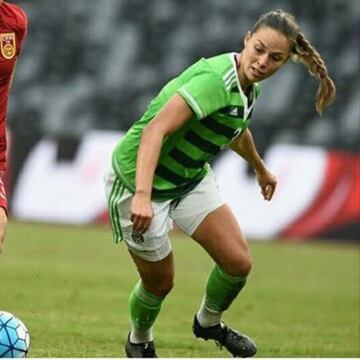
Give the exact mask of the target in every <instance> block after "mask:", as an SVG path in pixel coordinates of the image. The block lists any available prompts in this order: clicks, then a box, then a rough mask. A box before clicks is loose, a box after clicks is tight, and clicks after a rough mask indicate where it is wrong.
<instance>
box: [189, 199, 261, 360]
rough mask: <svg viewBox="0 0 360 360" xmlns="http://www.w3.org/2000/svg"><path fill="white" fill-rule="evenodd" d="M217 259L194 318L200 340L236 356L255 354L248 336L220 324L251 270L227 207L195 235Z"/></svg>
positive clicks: (211, 216)
mask: <svg viewBox="0 0 360 360" xmlns="http://www.w3.org/2000/svg"><path fill="white" fill-rule="evenodd" d="M192 238H193V239H195V240H196V241H197V242H198V243H199V244H200V245H201V246H202V247H203V248H204V249H205V250H206V251H207V252H208V253H209V255H210V256H211V257H212V258H213V259H214V260H215V262H216V265H215V267H214V268H213V270H212V271H211V272H210V274H209V276H208V279H207V282H206V288H205V295H204V297H203V300H202V303H201V306H200V310H199V311H198V313H197V314H196V316H195V318H194V324H193V331H194V334H195V335H196V336H197V337H200V338H203V339H206V340H207V339H213V340H215V341H217V342H218V343H219V344H220V345H223V346H224V347H225V348H226V349H228V351H229V352H231V353H232V355H233V356H235V357H238V356H240V357H250V356H253V355H255V353H256V346H255V343H254V342H253V341H252V340H251V339H250V338H249V337H247V336H246V335H244V334H240V333H239V332H237V331H234V330H232V329H231V328H229V327H227V326H226V325H225V324H224V323H222V322H220V319H221V316H222V314H223V312H224V311H225V310H227V309H228V308H229V307H230V305H231V304H232V302H233V301H234V300H235V299H236V297H237V296H238V294H239V293H240V291H241V289H242V288H243V287H244V285H245V283H246V278H247V275H248V274H249V272H250V269H251V255H250V251H249V248H248V245H247V242H246V240H245V238H244V237H243V235H242V233H241V230H240V227H239V226H238V224H237V221H236V219H235V217H234V215H233V214H232V212H231V210H230V208H229V207H228V206H227V205H223V206H221V207H219V208H218V209H216V210H214V211H212V212H211V213H210V214H208V215H207V216H206V217H205V219H204V220H203V221H202V222H201V224H200V225H199V226H198V227H197V229H196V230H195V232H194V233H193V234H192Z"/></svg>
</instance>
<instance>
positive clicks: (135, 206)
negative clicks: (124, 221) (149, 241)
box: [130, 193, 154, 234]
mask: <svg viewBox="0 0 360 360" xmlns="http://www.w3.org/2000/svg"><path fill="white" fill-rule="evenodd" d="M153 216H154V212H153V209H152V207H151V199H150V197H149V196H147V195H144V194H141V193H135V195H134V197H133V199H132V202H131V217H130V219H131V221H132V223H133V229H134V230H135V231H138V232H139V233H141V234H143V233H144V232H146V231H147V230H148V229H149V227H150V225H151V221H152V218H153Z"/></svg>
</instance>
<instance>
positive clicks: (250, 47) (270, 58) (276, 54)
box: [240, 27, 290, 83]
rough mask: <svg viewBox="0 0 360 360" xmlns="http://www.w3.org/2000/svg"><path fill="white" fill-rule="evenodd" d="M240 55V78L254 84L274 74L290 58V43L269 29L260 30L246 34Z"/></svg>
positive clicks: (284, 37) (281, 35)
mask: <svg viewBox="0 0 360 360" xmlns="http://www.w3.org/2000/svg"><path fill="white" fill-rule="evenodd" d="M244 45H245V47H244V50H243V51H242V53H241V66H240V77H241V76H242V77H243V79H244V80H245V82H247V83H254V82H256V81H261V80H264V79H266V78H268V77H269V76H271V75H272V74H274V73H275V72H276V71H277V70H278V69H279V68H281V66H282V65H284V64H285V62H286V61H287V60H288V59H289V56H290V43H289V40H288V38H287V37H286V36H285V35H283V34H282V33H280V32H278V31H276V30H274V29H272V28H269V27H264V28H260V29H259V30H258V31H257V32H256V33H253V34H250V33H247V35H246V37H245V41H244Z"/></svg>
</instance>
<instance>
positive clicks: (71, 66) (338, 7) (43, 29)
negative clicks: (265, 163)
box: [9, 0, 360, 151]
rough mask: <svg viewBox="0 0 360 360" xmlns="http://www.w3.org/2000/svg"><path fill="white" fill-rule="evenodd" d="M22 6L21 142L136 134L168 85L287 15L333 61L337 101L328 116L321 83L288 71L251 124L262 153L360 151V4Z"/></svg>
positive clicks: (209, 1)
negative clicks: (322, 108) (319, 96)
mask: <svg viewBox="0 0 360 360" xmlns="http://www.w3.org/2000/svg"><path fill="white" fill-rule="evenodd" d="M13 2H15V3H19V4H21V5H22V6H23V7H24V9H25V10H26V11H27V13H28V16H29V22H30V30H29V35H28V39H27V42H26V45H25V47H24V50H23V51H24V56H23V57H22V59H21V61H20V64H19V66H18V72H17V76H16V81H15V84H14V91H13V94H12V101H11V107H10V114H9V126H10V128H11V129H13V130H14V131H22V132H23V131H27V132H42V133H47V134H53V135H71V136H77V135H80V134H83V133H84V132H85V131H87V130H89V129H109V130H111V129H113V130H126V129H127V128H128V127H129V126H130V125H131V124H132V122H133V121H135V120H136V119H138V118H139V116H140V115H141V114H142V113H143V111H144V110H145V108H146V105H147V103H148V101H149V100H150V99H151V98H152V97H153V96H154V95H155V94H156V93H157V91H158V90H159V89H160V88H161V86H162V85H163V84H165V83H166V82H167V81H168V80H169V78H171V77H173V76H175V75H176V74H177V73H178V72H180V71H181V70H182V69H183V68H185V67H186V66H188V65H189V64H191V63H192V62H193V61H194V60H196V59H198V58H199V57H202V56H204V57H206V56H212V55H214V54H217V53H221V52H227V51H237V50H240V49H241V46H242V39H243V37H244V35H245V33H246V31H247V30H248V29H249V27H250V26H251V25H252V23H253V22H254V21H255V20H256V19H257V18H258V16H259V15H260V14H262V13H263V12H266V11H268V10H271V9H276V8H283V9H284V10H287V11H290V12H292V13H293V14H294V15H295V16H296V17H297V19H298V21H299V23H300V25H301V27H302V30H303V32H304V33H305V34H306V36H307V37H308V38H309V40H310V41H311V42H312V43H313V44H314V45H315V46H316V47H317V49H318V50H319V52H320V53H321V54H322V56H323V57H324V59H325V60H326V63H327V64H328V68H329V69H330V72H331V74H332V76H333V78H334V80H335V82H336V85H337V88H338V97H337V100H336V102H335V103H334V105H333V106H332V107H330V108H329V109H328V110H327V111H326V112H325V113H324V114H323V115H322V117H319V116H318V115H317V114H316V112H315V109H314V106H313V101H314V95H315V91H316V86H317V82H316V81H315V80H313V79H311V78H310V77H309V76H308V74H306V70H305V68H303V67H301V66H297V65H295V64H290V63H289V64H288V65H287V66H286V69H285V70H284V71H282V72H280V73H279V74H278V75H276V76H275V77H274V78H272V79H271V80H269V82H266V81H265V82H264V84H263V86H262V87H263V91H262V96H261V97H260V99H259V103H260V104H262V106H261V105H260V106H257V108H256V109H255V112H254V115H253V120H252V125H251V127H252V129H253V131H254V133H255V136H256V139H257V143H258V144H259V148H260V150H261V151H264V150H265V149H266V148H267V147H268V146H269V145H270V144H271V143H274V142H280V143H296V144H308V145H309V144H310V145H321V146H323V147H326V148H335V149H344V150H352V151H354V150H355V151H359V150H360V144H359V139H360V122H359V118H360V116H359V100H358V99H359V98H360V89H359V34H360V29H359V26H360V25H359V24H360V22H359V14H360V1H343V0H329V1H326V2H325V1H323V0H313V1H311V6H308V7H304V2H298V1H296V0H286V1H285V0H284V1H281V0H268V1H266V2H265V1H263V0H253V1H246V2H244V1H238V0H227V1H218V0H203V1H191V0H182V1H176V0H152V1H146V0H120V1H119V0H76V1H70V0H64V1H57V0H46V1H44V0H32V1H31V2H30V1H25V0H18V1H13ZM309 83H310V84H309Z"/></svg>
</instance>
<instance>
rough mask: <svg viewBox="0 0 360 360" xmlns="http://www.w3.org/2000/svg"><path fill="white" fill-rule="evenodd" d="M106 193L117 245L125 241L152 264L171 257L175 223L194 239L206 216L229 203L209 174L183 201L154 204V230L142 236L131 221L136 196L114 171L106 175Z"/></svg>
mask: <svg viewBox="0 0 360 360" xmlns="http://www.w3.org/2000/svg"><path fill="white" fill-rule="evenodd" d="M105 193H106V198H107V203H108V208H109V214H110V220H111V224H112V229H113V236H114V242H115V243H118V242H120V241H121V240H124V242H125V243H126V245H127V246H128V248H129V250H130V251H131V252H132V253H134V254H135V255H137V256H139V257H141V258H142V259H144V260H148V261H159V260H162V259H164V258H165V257H166V256H167V255H169V254H170V252H171V243H170V239H169V236H168V232H169V231H170V230H171V229H172V228H173V222H175V223H176V225H177V226H178V227H179V228H180V229H182V230H183V231H184V232H185V233H186V234H188V235H189V236H191V235H192V234H193V233H194V231H195V230H196V229H197V227H198V226H199V225H200V223H201V222H202V221H203V220H204V218H205V217H206V215H208V214H209V213H210V212H212V211H214V210H215V209H217V208H218V207H220V206H222V205H223V204H224V203H225V201H224V200H223V198H222V196H221V194H220V191H219V188H218V185H217V182H216V178H215V175H214V173H213V172H212V171H211V170H209V172H208V174H207V175H206V176H205V178H204V179H203V180H202V181H201V182H200V183H199V184H198V185H197V186H196V187H195V188H194V189H193V190H191V191H190V192H189V193H188V194H186V195H185V196H183V197H181V198H180V199H176V200H165V201H152V202H151V205H152V208H153V212H154V217H153V219H152V222H151V225H150V228H149V229H148V230H147V231H146V232H145V233H144V234H139V233H136V232H134V231H133V228H132V222H131V220H130V215H131V213H130V207H131V200H132V197H133V194H132V193H131V192H130V191H128V190H127V189H126V188H125V186H124V185H123V184H122V182H121V180H120V179H119V178H118V177H116V175H115V173H114V171H113V170H112V169H110V170H108V171H107V173H106V175H105Z"/></svg>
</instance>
